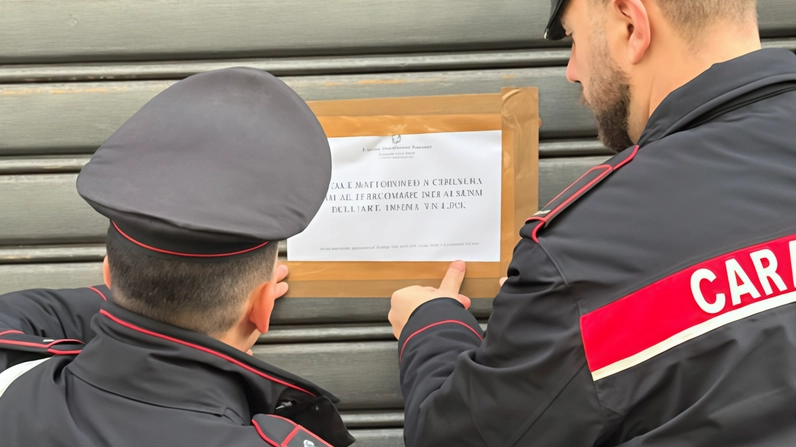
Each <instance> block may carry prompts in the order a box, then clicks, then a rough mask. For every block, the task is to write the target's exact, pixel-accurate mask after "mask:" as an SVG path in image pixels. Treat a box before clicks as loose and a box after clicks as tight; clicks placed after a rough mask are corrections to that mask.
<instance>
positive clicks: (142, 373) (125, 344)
mask: <svg viewBox="0 0 796 447" xmlns="http://www.w3.org/2000/svg"><path fill="white" fill-rule="evenodd" d="M91 324H92V327H93V329H94V331H95V332H96V334H97V336H96V337H95V338H94V339H93V340H92V341H91V342H90V343H88V345H86V347H85V348H84V349H83V351H82V352H81V354H80V355H79V356H77V358H75V360H74V362H72V364H70V365H69V366H68V368H69V370H70V371H71V372H72V373H73V374H74V375H75V376H77V377H78V378H80V379H81V380H83V381H85V382H87V383H89V384H91V385H93V386H95V387H97V388H100V389H103V390H105V391H108V392H111V393H114V394H118V395H121V396H124V397H127V398H130V399H134V400H137V401H141V402H146V403H150V404H153V405H159V406H164V407H169V408H178V409H185V410H190V411H198V412H205V413H211V414H215V415H218V416H226V417H229V418H231V419H233V420H236V419H240V421H236V422H242V423H248V422H249V421H250V420H251V417H252V416H253V415H254V414H259V413H264V414H271V413H274V410H275V408H276V407H277V406H278V405H280V404H281V403H282V402H284V401H287V400H292V401H302V400H306V401H314V400H316V399H317V398H318V396H325V397H327V398H329V399H330V400H332V401H333V402H337V401H338V399H337V398H335V397H334V396H333V395H331V394H330V393H328V392H327V391H325V390H323V389H321V388H319V387H318V386H316V385H313V384H312V383H309V382H307V381H305V380H303V379H301V378H299V377H297V376H294V375H293V374H290V373H288V372H286V371H283V370H281V369H279V368H276V367H274V366H271V365H268V364H267V363H265V362H262V361H260V360H258V359H256V358H254V357H251V356H249V355H247V354H245V353H243V352H241V351H238V350H237V349H234V348H232V347H231V346H228V345H226V344H224V343H222V342H220V341H218V340H215V339H213V338H210V337H207V336H204V335H201V334H197V333H195V332H190V331H186V330H183V329H180V328H176V327H174V326H170V325H167V324H164V323H160V322H157V321H154V320H151V319H148V318H145V317H142V316H141V315H138V314H135V313H132V312H129V311H127V310H125V309H123V308H121V307H119V306H117V305H115V304H113V303H110V302H109V303H107V304H106V305H105V306H104V308H103V310H102V311H101V312H100V314H98V315H97V316H95V317H94V319H93V321H92V323H91Z"/></svg>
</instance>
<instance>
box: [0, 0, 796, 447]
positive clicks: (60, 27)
mask: <svg viewBox="0 0 796 447" xmlns="http://www.w3.org/2000/svg"><path fill="white" fill-rule="evenodd" d="M548 12H549V2H548V1H547V0H439V1H435V2H429V1H427V0H404V1H401V2H396V1H393V0H340V1H336V2H329V1H328V0H292V1H282V0H171V1H168V2H166V1H156V0H114V1H96V0H74V1H69V2H62V1H56V0H26V1H20V0H5V1H2V2H0V42H2V45H0V292H7V291H11V290H18V289H22V288H31V287H77V286H84V285H90V284H95V283H99V282H101V280H102V276H101V264H100V261H101V259H102V257H103V256H104V247H103V245H102V243H103V237H104V233H105V231H106V222H105V221H104V219H102V218H101V217H100V216H99V215H97V214H95V213H94V212H93V211H92V210H91V209H90V208H89V207H88V206H87V205H86V204H85V203H83V202H82V200H81V199H80V198H79V197H78V196H77V193H76V192H75V187H74V181H75V176H76V174H77V172H78V171H79V170H80V168H81V167H82V166H83V164H85V163H86V162H87V161H88V159H89V157H90V154H91V153H92V151H93V150H94V149H96V147H97V146H98V145H99V144H100V143H102V141H103V140H104V139H105V138H106V137H108V136H109V135H110V134H111V133H112V132H113V131H114V130H115V129H116V127H117V126H119V125H120V124H121V123H122V122H124V120H125V119H127V118H128V117H129V116H130V115H131V114H132V113H133V112H134V111H135V110H137V108H138V107H140V106H141V105H142V104H144V102H146V101H147V100H148V99H149V98H151V97H152V96H153V95H155V94H156V93H158V92H159V91H161V90H162V89H164V88H165V87H167V86H168V85H170V84H171V83H172V82H174V81H175V80H177V79H180V78H182V77H185V76H187V75H190V74H192V73H196V72H200V71H204V70H209V69H213V68H220V67H227V66H238V65H247V66H253V67H258V68H262V69H266V70H269V71H271V72H272V73H274V74H276V75H278V76H280V77H282V78H283V79H284V80H285V81H286V82H287V83H288V84H290V85H291V86H292V87H294V88H295V89H296V90H297V91H298V92H299V93H300V94H301V95H302V96H303V97H304V98H305V99H307V100H317V99H344V98H361V97H385V96H404V95H426V94H453V93H491V92H495V91H498V89H499V88H500V87H501V86H525V85H533V86H538V87H539V88H540V101H541V104H540V108H541V116H542V120H543V123H544V124H543V127H542V129H541V138H542V143H541V157H542V160H541V162H540V167H539V168H540V202H542V203H545V202H546V201H547V200H549V199H550V198H551V197H553V196H554V195H555V194H556V193H557V192H558V191H560V190H561V189H562V188H564V187H565V186H567V185H568V184H569V183H570V182H571V181H572V180H574V179H575V178H577V176H579V175H580V174H581V173H582V172H584V171H585V170H587V169H588V168H589V167H591V166H593V165H595V164H597V163H599V162H601V161H602V160H604V159H605V158H606V157H607V156H608V152H606V150H605V149H604V148H603V147H602V146H601V145H600V144H599V143H598V142H597V141H596V140H595V138H594V137H595V135H596V131H595V126H594V123H593V120H592V118H591V116H590V114H589V112H588V111H587V110H585V109H584V108H583V107H581V106H580V105H579V104H578V97H579V94H580V89H579V87H577V86H574V85H570V84H568V83H567V81H566V79H565V77H564V67H565V65H566V62H567V58H568V47H567V46H566V43H561V44H551V43H549V42H545V41H543V40H542V38H541V35H542V32H543V28H544V25H545V23H546V21H547V16H548ZM760 26H761V31H762V35H763V36H764V38H765V46H767V47H783V48H788V49H791V50H796V2H794V1H793V0H760ZM388 305H389V304H388V299H387V298H385V297H374V298H370V299H351V300H346V299H335V300H333V299H325V300H324V299H312V300H309V299H295V300H284V301H281V302H280V303H279V304H278V307H277V310H276V313H275V316H274V320H275V321H274V323H275V324H274V326H273V329H272V331H271V332H270V333H269V334H268V335H266V336H265V337H263V339H262V340H261V343H260V344H259V345H258V346H257V347H256V348H255V350H254V351H255V354H256V355H258V356H260V357H262V358H264V359H265V360H266V361H269V362H272V363H274V364H277V365H279V366H281V367H283V368H285V369H288V370H291V371H293V372H295V373H297V374H300V375H303V376H305V377H307V378H309V379H311V380H314V381H316V382H318V383H319V384H320V385H322V386H324V387H326V388H328V389H330V390H332V391H334V392H335V393H337V394H338V395H339V396H340V397H341V398H342V399H343V405H342V408H343V409H344V411H345V418H346V420H347V422H348V423H349V425H350V427H351V428H352V430H353V432H354V434H355V436H357V437H358V438H359V442H358V443H357V445H358V446H399V445H402V437H401V425H402V413H401V407H402V402H401V395H400V390H399V388H398V380H397V366H396V343H395V341H394V340H393V339H392V336H391V333H390V329H389V327H388V325H387V323H386V314H387V310H388ZM490 306H491V303H490V300H480V301H477V302H476V303H475V304H474V306H473V307H474V312H475V313H476V314H477V315H478V316H479V317H480V318H484V319H486V318H487V317H488V315H489V312H490Z"/></svg>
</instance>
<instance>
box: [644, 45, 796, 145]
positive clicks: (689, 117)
mask: <svg viewBox="0 0 796 447" xmlns="http://www.w3.org/2000/svg"><path fill="white" fill-rule="evenodd" d="M791 80H796V55H794V54H793V53H791V52H790V51H789V50H784V49H765V50H758V51H755V52H752V53H749V54H747V55H744V56H741V57H738V58H736V59H732V60H730V61H727V62H723V63H720V64H715V65H713V66H712V67H711V68H710V69H708V70H707V71H705V72H704V73H702V74H701V75H699V76H697V77H696V78H694V79H693V80H692V81H691V82H689V83H687V84H685V85H684V86H682V87H680V88H679V89H677V90H675V91H673V92H672V93H670V94H669V96H667V97H666V98H665V99H664V100H663V102H661V104H660V105H659V106H658V108H657V109H655V112H654V113H653V114H652V116H651V117H650V119H649V122H648V123H647V127H646V128H645V129H644V132H643V133H642V135H641V138H640V139H639V142H638V144H639V145H640V146H642V147H643V146H644V145H646V144H649V143H652V142H654V141H657V140H660V139H662V138H664V137H666V136H669V135H671V134H673V133H675V132H678V131H680V130H683V129H685V128H687V127H688V126H689V125H690V124H692V123H693V122H695V121H696V120H698V119H699V118H700V117H703V116H705V115H707V114H709V113H710V112H711V111H713V110H715V109H717V108H720V107H721V106H722V105H723V104H726V103H728V102H730V101H732V100H734V99H737V98H739V97H740V96H743V95H746V94H748V93H750V92H754V91H755V90H759V89H761V88H764V87H767V86H770V85H773V84H777V83H780V82H785V81H791Z"/></svg>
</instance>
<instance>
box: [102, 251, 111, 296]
mask: <svg viewBox="0 0 796 447" xmlns="http://www.w3.org/2000/svg"><path fill="white" fill-rule="evenodd" d="M102 279H103V281H105V285H106V286H108V288H109V289H110V288H111V266H110V264H108V257H107V256H105V259H103V261H102Z"/></svg>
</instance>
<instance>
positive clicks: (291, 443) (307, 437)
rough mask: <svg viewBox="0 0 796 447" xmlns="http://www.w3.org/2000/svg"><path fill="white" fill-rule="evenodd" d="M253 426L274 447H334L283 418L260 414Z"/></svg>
mask: <svg viewBox="0 0 796 447" xmlns="http://www.w3.org/2000/svg"><path fill="white" fill-rule="evenodd" d="M252 425H254V428H255V429H257V433H259V434H260V437H261V438H263V440H264V441H265V442H266V443H267V444H268V445H270V446H273V447H332V446H331V445H330V444H329V443H327V442H326V441H324V440H323V439H321V438H320V437H318V436H317V435H315V434H314V433H312V432H311V431H309V430H307V429H306V428H304V427H302V426H301V425H298V424H296V423H295V422H293V421H291V420H290V419H286V418H283V417H281V416H275V415H273V414H258V415H256V416H254V418H253V419H252Z"/></svg>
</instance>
